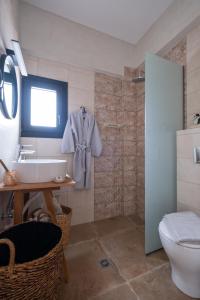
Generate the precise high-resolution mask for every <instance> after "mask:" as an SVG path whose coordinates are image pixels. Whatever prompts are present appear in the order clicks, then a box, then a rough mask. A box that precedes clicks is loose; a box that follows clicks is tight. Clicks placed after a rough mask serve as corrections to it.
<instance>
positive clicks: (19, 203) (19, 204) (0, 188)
mask: <svg viewBox="0 0 200 300" xmlns="http://www.w3.org/2000/svg"><path fill="white" fill-rule="evenodd" d="M74 184H75V181H73V180H71V179H66V180H65V182H62V183H55V182H53V181H52V182H40V183H18V184H16V185H13V186H4V185H3V184H2V183H1V184H0V192H13V193H14V224H19V223H22V222H23V216H22V211H23V207H24V193H30V192H36V191H38V192H39V191H41V192H43V194H44V199H45V202H46V206H47V209H48V210H49V211H50V213H51V214H52V219H53V220H52V221H53V222H54V223H57V222H56V213H55V209H54V205H53V194H52V191H53V190H59V189H61V188H67V187H73V186H74Z"/></svg>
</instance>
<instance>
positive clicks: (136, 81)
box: [132, 76, 145, 83]
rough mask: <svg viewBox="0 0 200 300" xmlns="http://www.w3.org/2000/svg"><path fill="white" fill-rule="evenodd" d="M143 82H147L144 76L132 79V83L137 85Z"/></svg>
mask: <svg viewBox="0 0 200 300" xmlns="http://www.w3.org/2000/svg"><path fill="white" fill-rule="evenodd" d="M143 81H145V78H144V76H138V77H134V78H133V79H132V82H135V83H138V82H143Z"/></svg>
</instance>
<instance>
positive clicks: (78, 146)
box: [76, 144, 91, 180]
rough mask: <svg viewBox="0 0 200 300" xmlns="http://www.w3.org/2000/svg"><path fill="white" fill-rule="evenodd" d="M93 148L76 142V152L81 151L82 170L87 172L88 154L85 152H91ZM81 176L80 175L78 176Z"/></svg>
mask: <svg viewBox="0 0 200 300" xmlns="http://www.w3.org/2000/svg"><path fill="white" fill-rule="evenodd" d="M90 151H91V148H90V147H88V146H87V145H84V144H76V153H77V154H78V153H79V155H78V156H79V161H80V164H81V166H80V167H81V169H82V172H86V156H85V152H90ZM78 177H79V176H78ZM76 179H78V180H79V179H80V178H76Z"/></svg>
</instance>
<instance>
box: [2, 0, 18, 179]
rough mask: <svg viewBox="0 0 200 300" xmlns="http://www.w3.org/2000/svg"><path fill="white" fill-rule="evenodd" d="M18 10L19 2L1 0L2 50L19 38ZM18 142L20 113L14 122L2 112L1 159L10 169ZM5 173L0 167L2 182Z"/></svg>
mask: <svg viewBox="0 0 200 300" xmlns="http://www.w3.org/2000/svg"><path fill="white" fill-rule="evenodd" d="M17 9H18V2H17V1H15V0H0V40H1V42H0V44H1V48H9V47H10V46H11V45H10V40H11V39H13V38H14V39H17V38H18V30H17V28H18V25H17ZM2 50H3V49H2ZM2 50H1V52H2ZM18 77H19V76H18ZM18 79H19V78H18ZM18 141H19V111H18V114H17V116H16V118H15V119H14V120H8V119H5V118H4V116H3V115H2V113H1V112H0V158H1V159H3V161H4V162H5V163H6V164H7V165H8V167H11V161H12V160H13V158H14V157H15V153H16V145H17V144H18ZM3 172H4V170H2V167H1V166H0V181H1V180H2V176H3Z"/></svg>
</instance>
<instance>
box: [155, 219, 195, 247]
mask: <svg viewBox="0 0 200 300" xmlns="http://www.w3.org/2000/svg"><path fill="white" fill-rule="evenodd" d="M159 231H160V233H162V234H163V235H164V236H165V237H166V238H168V239H169V240H171V241H173V242H174V243H176V244H177V245H179V246H180V247H186V248H192V249H200V241H198V242H182V243H177V242H176V241H175V240H174V239H173V237H172V235H171V233H170V231H169V229H168V227H167V225H166V224H165V223H164V222H163V221H161V222H160V224H159Z"/></svg>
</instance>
